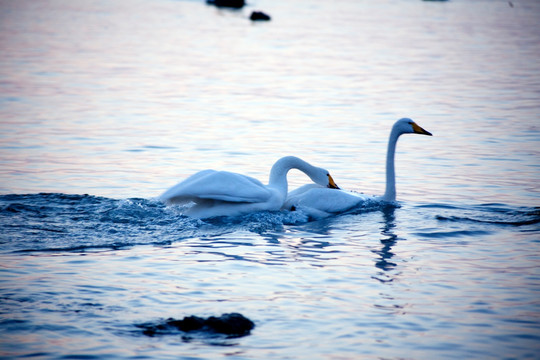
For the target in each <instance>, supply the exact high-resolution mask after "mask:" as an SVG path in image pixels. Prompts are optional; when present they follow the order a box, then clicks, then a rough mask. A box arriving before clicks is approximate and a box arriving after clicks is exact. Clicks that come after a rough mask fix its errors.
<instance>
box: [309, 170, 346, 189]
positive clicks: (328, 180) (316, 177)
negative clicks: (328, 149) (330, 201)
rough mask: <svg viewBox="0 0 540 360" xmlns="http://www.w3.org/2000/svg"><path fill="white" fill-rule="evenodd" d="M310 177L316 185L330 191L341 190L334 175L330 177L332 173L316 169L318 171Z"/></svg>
mask: <svg viewBox="0 0 540 360" xmlns="http://www.w3.org/2000/svg"><path fill="white" fill-rule="evenodd" d="M309 177H310V178H311V180H313V182H314V183H316V184H319V185H321V186H325V187H327V188H330V189H339V186H337V185H336V182H335V181H334V179H333V178H332V175H330V173H329V172H328V170H326V169H323V168H316V171H315V172H314V173H312V174H309Z"/></svg>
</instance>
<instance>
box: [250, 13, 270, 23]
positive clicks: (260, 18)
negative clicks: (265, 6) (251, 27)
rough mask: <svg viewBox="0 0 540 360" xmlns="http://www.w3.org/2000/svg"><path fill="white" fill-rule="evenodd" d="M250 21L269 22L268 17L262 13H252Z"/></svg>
mask: <svg viewBox="0 0 540 360" xmlns="http://www.w3.org/2000/svg"><path fill="white" fill-rule="evenodd" d="M249 19H250V20H251V21H270V19H271V18H270V15H267V14H265V13H263V12H262V11H254V12H252V13H251V16H250V17H249Z"/></svg>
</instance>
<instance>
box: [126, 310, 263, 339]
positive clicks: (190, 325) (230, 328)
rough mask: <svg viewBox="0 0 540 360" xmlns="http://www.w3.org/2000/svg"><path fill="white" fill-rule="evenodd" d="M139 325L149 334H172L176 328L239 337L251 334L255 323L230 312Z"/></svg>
mask: <svg viewBox="0 0 540 360" xmlns="http://www.w3.org/2000/svg"><path fill="white" fill-rule="evenodd" d="M137 327H139V328H141V329H143V334H144V335H147V336H155V335H164V334H170V333H171V330H174V329H176V330H180V331H183V332H190V331H201V332H208V333H217V334H225V335H228V336H230V337H239V336H245V335H249V333H250V331H251V329H253V328H254V327H255V324H254V323H253V321H251V320H249V319H248V318H246V317H244V316H243V315H242V314H238V313H230V314H223V315H221V316H219V317H215V316H210V317H209V318H206V319H205V318H201V317H198V316H194V315H192V316H186V317H184V319H182V320H176V319H172V318H169V319H167V320H165V322H164V323H158V324H152V323H146V324H140V325H137Z"/></svg>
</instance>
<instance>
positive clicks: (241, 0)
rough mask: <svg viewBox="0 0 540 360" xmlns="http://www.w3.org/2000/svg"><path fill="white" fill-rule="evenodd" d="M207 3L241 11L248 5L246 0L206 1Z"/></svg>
mask: <svg viewBox="0 0 540 360" xmlns="http://www.w3.org/2000/svg"><path fill="white" fill-rule="evenodd" d="M206 3H207V4H210V5H215V6H217V7H229V8H235V9H241V8H243V7H244V6H245V5H246V2H245V0H206Z"/></svg>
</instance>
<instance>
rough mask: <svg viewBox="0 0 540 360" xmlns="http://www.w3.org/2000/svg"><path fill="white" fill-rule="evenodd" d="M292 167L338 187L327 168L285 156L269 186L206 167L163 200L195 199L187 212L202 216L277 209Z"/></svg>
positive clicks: (283, 198)
mask: <svg viewBox="0 0 540 360" xmlns="http://www.w3.org/2000/svg"><path fill="white" fill-rule="evenodd" d="M290 169H298V170H300V171H303V172H304V173H305V174H306V175H308V176H309V177H310V178H311V180H313V181H314V182H315V183H317V184H319V185H322V186H327V187H330V188H336V189H338V187H337V185H336V184H335V182H334V179H332V176H330V173H329V172H328V171H327V170H325V169H322V168H319V167H315V166H313V165H311V164H309V163H307V162H305V161H304V160H302V159H299V158H297V157H294V156H286V157H283V158H281V159H279V160H278V161H276V163H275V164H274V165H273V166H272V170H271V171H270V180H269V183H268V185H263V184H262V183H261V182H260V181H259V180H257V179H254V178H252V177H249V176H246V175H242V174H236V173H231V172H228V171H215V170H203V171H200V172H198V173H196V174H194V175H192V176H190V177H189V178H187V179H186V180H184V181H182V182H180V183H179V184H177V185H175V186H173V187H172V188H170V189H169V190H167V191H165V192H164V193H163V194H162V195H161V196H160V200H162V201H165V202H166V203H168V204H187V203H190V202H193V203H194V205H193V206H191V207H190V208H189V209H188V210H187V211H186V214H187V215H190V216H192V217H197V218H201V219H204V218H209V217H214V216H237V215H242V214H246V213H250V212H256V211H265V210H266V211H277V210H280V209H281V207H282V206H283V203H284V202H285V199H286V198H287V173H288V172H289V170H290Z"/></svg>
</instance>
